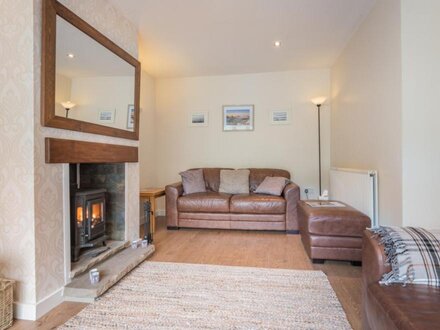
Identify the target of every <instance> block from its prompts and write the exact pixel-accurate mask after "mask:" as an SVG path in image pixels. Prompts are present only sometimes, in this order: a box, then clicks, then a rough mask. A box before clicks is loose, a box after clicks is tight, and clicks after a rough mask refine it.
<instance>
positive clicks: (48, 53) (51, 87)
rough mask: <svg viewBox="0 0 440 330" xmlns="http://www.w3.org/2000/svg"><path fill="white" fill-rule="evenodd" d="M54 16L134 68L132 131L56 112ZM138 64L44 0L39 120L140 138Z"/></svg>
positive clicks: (54, 3) (70, 14)
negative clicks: (133, 119) (133, 120)
mask: <svg viewBox="0 0 440 330" xmlns="http://www.w3.org/2000/svg"><path fill="white" fill-rule="evenodd" d="M57 16H59V17H61V18H63V19H64V20H66V21H67V22H69V23H70V24H72V25H73V26H75V27H76V28H77V29H78V30H80V31H82V32H83V33H85V34H86V35H88V36H89V37H91V38H92V39H94V40H95V41H97V42H98V43H100V44H101V45H102V46H104V47H105V48H107V49H108V50H109V51H111V52H113V53H114V54H116V55H117V56H119V57H120V58H121V59H123V60H124V61H126V62H127V63H129V64H131V65H132V66H133V67H134V69H135V77H134V80H135V81H134V84H135V87H134V108H135V122H134V131H126V130H123V129H120V128H113V127H107V126H103V125H99V124H93V123H88V122H85V121H81V120H76V119H72V118H64V117H60V116H56V115H55V74H56V72H55V71H56V66H55V60H56V30H57V29H56V23H57ZM140 81H141V64H140V62H139V61H138V60H137V59H135V58H134V57H133V56H131V55H130V54H129V53H128V52H126V51H125V50H123V49H122V48H121V47H119V46H118V45H116V44H115V43H114V42H113V41H111V40H110V39H109V38H107V37H106V36H104V35H103V34H102V33H101V32H99V31H98V30H96V29H95V28H94V27H93V26H91V25H90V24H88V23H87V22H86V21H84V20H83V19H81V18H80V17H79V16H77V15H76V14H74V13H73V12H72V11H71V10H69V9H68V8H66V7H65V6H63V5H62V4H61V3H59V2H58V1H56V0H44V1H43V30H42V56H41V123H42V125H43V126H48V127H55V128H62V129H68V130H73V131H79V132H85V133H93V134H101V135H108V136H113V137H118V138H125V139H132V140H139V113H140V111H139V110H140V108H139V98H140Z"/></svg>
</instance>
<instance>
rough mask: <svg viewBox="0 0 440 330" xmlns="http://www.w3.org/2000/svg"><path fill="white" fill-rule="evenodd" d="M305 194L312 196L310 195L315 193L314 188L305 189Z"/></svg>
mask: <svg viewBox="0 0 440 330" xmlns="http://www.w3.org/2000/svg"><path fill="white" fill-rule="evenodd" d="M304 192H305V193H306V194H308V195H310V194H312V193H313V189H312V188H305V189H304Z"/></svg>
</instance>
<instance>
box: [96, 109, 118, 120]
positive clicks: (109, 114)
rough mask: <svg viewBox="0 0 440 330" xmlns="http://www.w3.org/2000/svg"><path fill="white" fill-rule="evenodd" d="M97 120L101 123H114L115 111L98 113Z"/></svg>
mask: <svg viewBox="0 0 440 330" xmlns="http://www.w3.org/2000/svg"><path fill="white" fill-rule="evenodd" d="M98 120H99V121H100V122H101V123H114V122H115V110H102V111H99V117H98Z"/></svg>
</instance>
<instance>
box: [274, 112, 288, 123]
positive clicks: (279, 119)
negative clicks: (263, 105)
mask: <svg viewBox="0 0 440 330" xmlns="http://www.w3.org/2000/svg"><path fill="white" fill-rule="evenodd" d="M270 123H271V124H272V125H287V124H290V111H289V110H276V111H271V112H270Z"/></svg>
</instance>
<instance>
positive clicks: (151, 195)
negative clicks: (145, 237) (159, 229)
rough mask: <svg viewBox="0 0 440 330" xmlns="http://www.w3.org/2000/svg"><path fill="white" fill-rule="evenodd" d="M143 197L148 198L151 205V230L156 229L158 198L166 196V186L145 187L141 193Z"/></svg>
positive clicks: (152, 231)
mask: <svg viewBox="0 0 440 330" xmlns="http://www.w3.org/2000/svg"><path fill="white" fill-rule="evenodd" d="M139 196H140V198H141V199H146V200H148V201H149V202H150V205H151V219H150V220H151V221H150V232H151V233H152V234H154V232H155V231H156V198H159V197H162V196H165V188H145V189H141V191H140V194H139Z"/></svg>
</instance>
